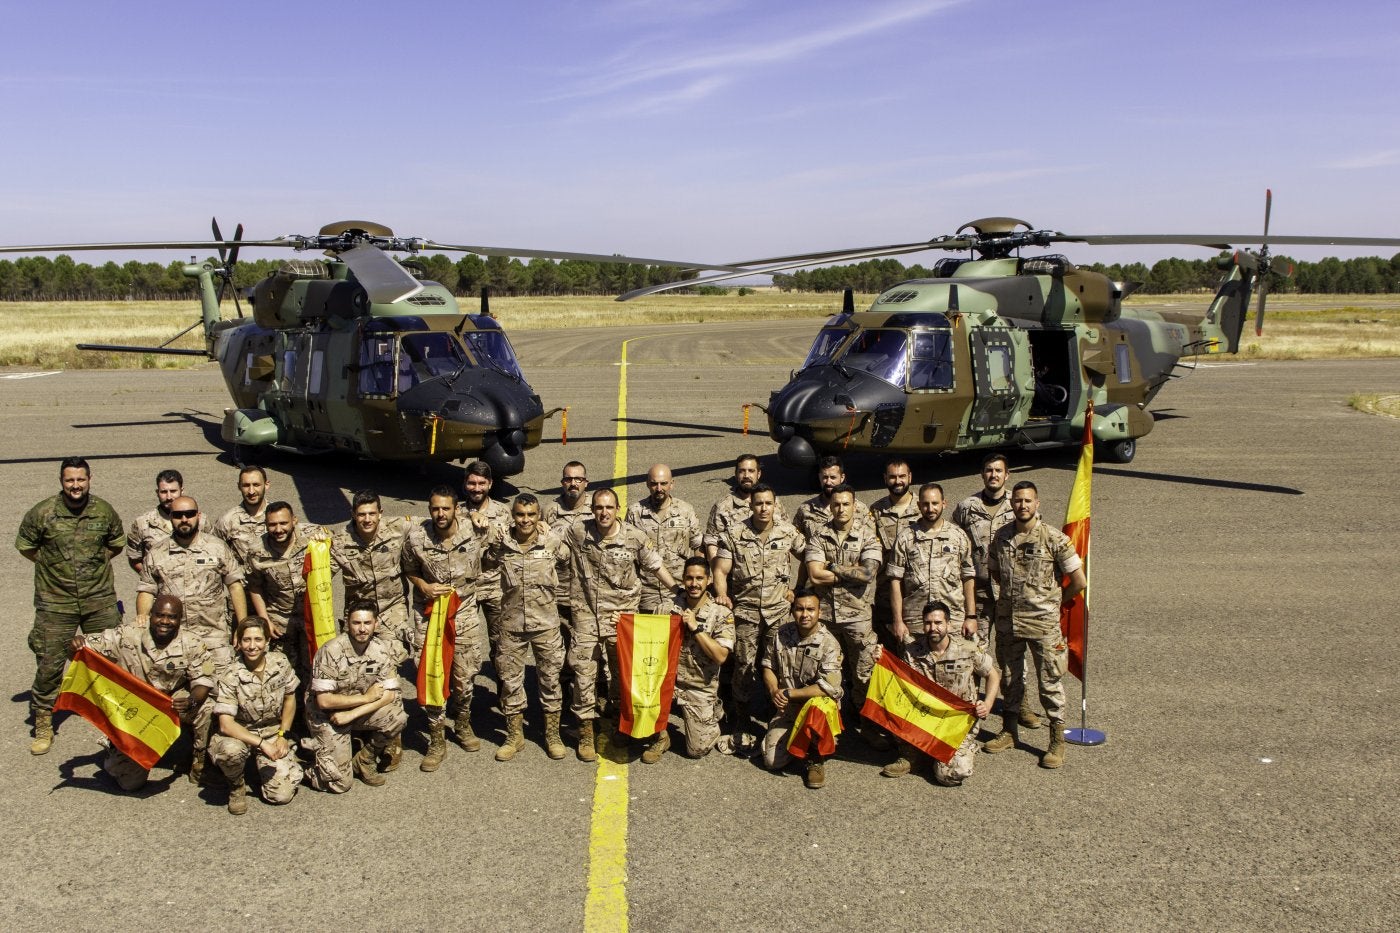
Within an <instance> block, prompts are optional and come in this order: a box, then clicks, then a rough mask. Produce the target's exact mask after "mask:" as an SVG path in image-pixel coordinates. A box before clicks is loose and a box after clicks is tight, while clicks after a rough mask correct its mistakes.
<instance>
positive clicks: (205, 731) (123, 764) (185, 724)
mask: <svg viewBox="0 0 1400 933" xmlns="http://www.w3.org/2000/svg"><path fill="white" fill-rule="evenodd" d="M170 698H171V699H172V700H174V701H175V702H177V703H180V702H182V701H183V702H186V703H188V702H189V699H190V692H189V691H188V690H176V691H175V692H174V693H173V694H171V696H170ZM213 710H214V701H213V700H212V699H205V701H204V702H203V703H200V704H198V705H196V706H188V707H186V708H185V711H184V712H183V713H181V714H180V727H181V728H182V729H190V730H192V731H193V732H194V736H195V748H194V754H195V755H196V756H199V755H203V754H204V746H205V745H206V744H208V742H209V724H210V721H211V720H212V718H213ZM201 736H203V739H202V740H201V738H200V737H201ZM102 770H103V771H106V772H107V774H108V775H110V776H111V778H112V780H114V781H116V782H117V786H118V787H120V788H121V789H122V790H125V791H133V790H139V789H140V788H141V787H143V786H144V785H145V783H146V781H147V780H148V779H149V778H150V776H151V772H150V769H148V768H143V767H141V766H140V765H139V764H137V763H136V762H134V761H132V760H131V759H130V758H128V757H127V756H126V755H125V754H124V753H122V752H120V751H117V749H116V748H115V747H114V746H111V745H108V746H107V751H106V753H105V754H104V755H103V756H102Z"/></svg>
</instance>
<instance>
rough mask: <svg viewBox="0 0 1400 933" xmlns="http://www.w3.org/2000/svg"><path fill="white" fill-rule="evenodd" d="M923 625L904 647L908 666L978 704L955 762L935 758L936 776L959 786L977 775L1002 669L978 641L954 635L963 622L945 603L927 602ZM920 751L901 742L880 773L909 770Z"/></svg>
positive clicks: (897, 773) (896, 774)
mask: <svg viewBox="0 0 1400 933" xmlns="http://www.w3.org/2000/svg"><path fill="white" fill-rule="evenodd" d="M919 627H920V629H921V630H922V631H921V634H920V635H919V636H918V637H917V638H915V639H914V640H913V641H912V642H911V643H910V644H909V646H908V648H907V649H906V651H905V659H906V660H907V661H908V662H909V666H910V667H912V668H914V670H916V671H918V672H919V673H920V674H923V675H924V676H925V677H927V678H928V679H930V680H932V681H933V682H934V683H936V684H938V685H939V686H940V687H944V688H946V689H947V690H948V691H949V692H950V693H952V694H953V695H954V696H956V697H958V698H959V699H962V700H966V701H967V702H969V703H971V704H973V705H974V706H975V707H976V708H977V722H976V723H974V724H973V726H972V728H971V729H969V730H968V733H967V738H965V739H963V742H962V744H961V745H959V746H958V750H957V752H956V753H955V754H954V755H953V760H952V761H950V762H948V763H947V764H946V765H945V764H944V763H943V762H941V761H938V760H937V759H935V760H934V762H933V779H934V780H935V781H937V782H938V783H939V784H942V785H943V786H944V787H957V786H958V785H959V784H961V783H962V782H963V781H965V780H966V779H968V778H969V777H971V776H972V769H973V766H974V765H975V764H976V759H977V731H978V727H979V726H980V724H981V722H982V720H983V719H986V718H987V714H988V713H989V712H991V709H992V701H993V700H994V699H996V695H997V689H998V688H999V687H1000V685H1001V672H1000V671H998V670H997V666H996V662H995V661H993V660H992V656H991V655H990V654H988V653H987V652H985V651H983V650H982V648H981V647H979V646H978V644H977V642H976V641H975V640H974V639H969V638H955V637H953V635H954V633H957V632H958V629H959V625H958V624H957V623H956V622H954V621H953V620H952V619H951V618H950V616H949V611H948V607H947V606H946V605H944V604H943V603H941V602H933V603H929V604H928V605H926V606H925V607H924V610H923V614H922V618H921V620H920V626H919ZM983 678H985V679H986V683H987V686H986V692H987V698H986V699H985V700H983V699H980V698H979V697H978V695H977V682H978V681H979V680H981V679H983ZM917 754H919V752H918V750H917V749H915V748H914V746H912V745H910V744H909V743H907V742H903V741H901V742H900V743H899V757H898V758H896V759H895V760H894V761H892V762H890V763H889V764H887V765H885V767H884V769H883V770H881V772H880V773H881V774H883V775H884V776H885V777H900V776H901V775H905V774H908V773H909V771H910V768H911V767H912V762H913V761H914V760H915V756H916V755H917Z"/></svg>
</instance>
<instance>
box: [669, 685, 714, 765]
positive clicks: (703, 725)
mask: <svg viewBox="0 0 1400 933" xmlns="http://www.w3.org/2000/svg"><path fill="white" fill-rule="evenodd" d="M674 696H675V705H676V706H678V707H680V713H681V722H683V723H684V724H685V753H686V754H687V755H689V756H690V757H691V758H699V757H701V756H703V755H708V754H709V753H710V749H712V748H714V747H715V743H716V742H718V741H719V713H720V703H719V684H718V683H715V684H713V685H712V686H709V687H683V686H681V685H680V684H676V692H675V695H674Z"/></svg>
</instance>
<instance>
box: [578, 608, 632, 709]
mask: <svg viewBox="0 0 1400 933" xmlns="http://www.w3.org/2000/svg"><path fill="white" fill-rule="evenodd" d="M603 663H606V664H607V678H608V701H609V702H610V703H611V705H612V708H613V709H617V708H618V703H619V696H620V695H619V693H618V683H617V634H616V633H612V634H608V635H600V634H599V632H598V630H597V628H596V627H595V626H587V627H585V626H579V627H577V628H575V629H574V643H573V645H572V646H571V647H570V648H569V669H570V670H571V671H573V674H574V698H573V702H572V703H571V704H570V705H569V709H571V710H572V711H573V714H574V715H575V716H577V717H578V718H579V719H580V720H581V721H582V720H589V719H597V718H598V667H599V665H601V664H603Z"/></svg>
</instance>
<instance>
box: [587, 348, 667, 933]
mask: <svg viewBox="0 0 1400 933" xmlns="http://www.w3.org/2000/svg"><path fill="white" fill-rule="evenodd" d="M653 336H654V335H653ZM644 339H645V337H633V338H632V339H631V340H624V341H623V342H622V359H621V362H619V364H618V369H617V373H618V375H617V443H616V444H615V445H614V447H613V476H616V477H618V478H619V479H621V478H622V477H625V476H627V345H628V344H629V343H631V342H632V341H633V340H644ZM614 489H615V490H616V492H617V514H618V516H619V521H620V520H621V516H622V515H624V514H626V512H627V484H626V483H625V482H620V483H618V484H617V485H616V486H615V487H614ZM614 757H617V758H620V759H621V760H620V761H616V760H614ZM583 928H584V930H585V931H587V933H604V931H618V933H621V931H625V930H626V929H627V759H626V756H614V755H613V754H612V749H611V748H606V749H605V750H604V752H603V753H602V754H600V755H599V756H598V774H597V777H596V778H595V779H594V784H593V825H592V828H591V830H590V831H589V835H588V900H587V902H586V903H585V904H584V908H583Z"/></svg>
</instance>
